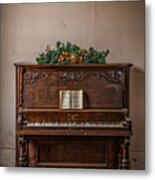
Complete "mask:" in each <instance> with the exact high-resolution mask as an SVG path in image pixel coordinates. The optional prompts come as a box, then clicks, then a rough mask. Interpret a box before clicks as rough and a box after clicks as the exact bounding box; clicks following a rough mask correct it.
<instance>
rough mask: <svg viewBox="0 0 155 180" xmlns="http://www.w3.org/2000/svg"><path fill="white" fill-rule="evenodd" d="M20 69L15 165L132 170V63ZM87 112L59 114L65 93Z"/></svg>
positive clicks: (17, 78)
mask: <svg viewBox="0 0 155 180" xmlns="http://www.w3.org/2000/svg"><path fill="white" fill-rule="evenodd" d="M15 66H16V166H21V167H72V168H73V167H76V168H78V167H80V168H103V169H128V168H129V142H130V141H129V140H130V136H131V134H132V132H131V121H130V119H129V80H130V76H129V74H130V67H131V66H132V64H127V63H126V64H114V63H109V64H105V65H97V64H80V65H79V64H78V65H76V64H74V65H37V64H25V63H17V64H15ZM79 89H82V90H83V94H84V95H83V108H82V109H60V97H59V92H60V91H61V90H79Z"/></svg>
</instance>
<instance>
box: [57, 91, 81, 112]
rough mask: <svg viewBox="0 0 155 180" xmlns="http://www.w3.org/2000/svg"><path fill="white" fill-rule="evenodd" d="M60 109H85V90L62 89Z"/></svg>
mask: <svg viewBox="0 0 155 180" xmlns="http://www.w3.org/2000/svg"><path fill="white" fill-rule="evenodd" d="M60 109H83V91H82V90H61V91H60Z"/></svg>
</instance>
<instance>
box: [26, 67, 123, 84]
mask: <svg viewBox="0 0 155 180" xmlns="http://www.w3.org/2000/svg"><path fill="white" fill-rule="evenodd" d="M54 75H55V76H57V77H58V78H59V79H62V80H65V81H70V80H73V81H82V80H84V79H85V78H86V77H87V76H88V75H95V76H96V77H97V78H106V79H107V80H109V81H110V82H112V83H115V84H119V83H122V81H123V77H122V71H121V70H119V71H118V70H115V71H114V70H113V71H101V72H100V71H96V72H87V71H70V70H68V71H64V70H62V71H61V70H60V71H52V72H46V71H40V72H39V71H37V72H26V73H25V75H24V81H25V83H27V84H33V83H34V82H35V81H36V80H39V79H42V80H44V79H47V78H48V77H49V76H54Z"/></svg>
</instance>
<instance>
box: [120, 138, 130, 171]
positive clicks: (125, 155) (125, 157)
mask: <svg viewBox="0 0 155 180" xmlns="http://www.w3.org/2000/svg"><path fill="white" fill-rule="evenodd" d="M129 144H130V140H129V138H124V140H123V143H122V144H121V156H122V160H121V161H122V162H121V169H129Z"/></svg>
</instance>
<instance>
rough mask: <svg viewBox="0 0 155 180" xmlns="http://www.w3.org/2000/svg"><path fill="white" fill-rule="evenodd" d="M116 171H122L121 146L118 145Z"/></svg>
mask: <svg viewBox="0 0 155 180" xmlns="http://www.w3.org/2000/svg"><path fill="white" fill-rule="evenodd" d="M119 144H120V143H119ZM118 169H122V146H121V144H120V145H119V154H118Z"/></svg>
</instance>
